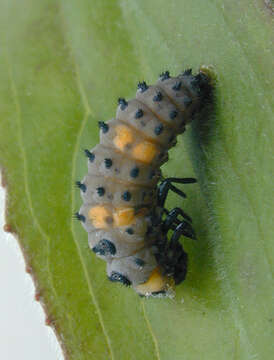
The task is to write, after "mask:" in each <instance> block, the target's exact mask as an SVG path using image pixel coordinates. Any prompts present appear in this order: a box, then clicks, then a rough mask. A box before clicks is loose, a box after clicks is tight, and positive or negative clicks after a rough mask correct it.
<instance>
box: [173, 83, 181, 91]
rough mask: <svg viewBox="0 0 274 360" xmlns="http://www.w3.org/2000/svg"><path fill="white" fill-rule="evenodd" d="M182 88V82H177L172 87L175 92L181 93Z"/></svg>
mask: <svg viewBox="0 0 274 360" xmlns="http://www.w3.org/2000/svg"><path fill="white" fill-rule="evenodd" d="M181 86H182V82H181V81H176V83H175V85H174V86H172V89H173V90H174V91H179V90H180V89H181Z"/></svg>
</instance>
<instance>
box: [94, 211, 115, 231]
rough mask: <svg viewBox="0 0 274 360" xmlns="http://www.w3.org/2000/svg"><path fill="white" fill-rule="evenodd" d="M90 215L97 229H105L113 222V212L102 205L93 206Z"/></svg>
mask: <svg viewBox="0 0 274 360" xmlns="http://www.w3.org/2000/svg"><path fill="white" fill-rule="evenodd" d="M88 217H89V219H90V220H91V221H92V223H93V226H94V227H95V228H97V229H105V228H107V227H109V226H110V225H111V224H112V223H113V217H112V212H111V211H110V210H109V209H106V208H105V207H104V206H101V205H100V206H94V207H92V208H91V209H90V210H89V212H88Z"/></svg>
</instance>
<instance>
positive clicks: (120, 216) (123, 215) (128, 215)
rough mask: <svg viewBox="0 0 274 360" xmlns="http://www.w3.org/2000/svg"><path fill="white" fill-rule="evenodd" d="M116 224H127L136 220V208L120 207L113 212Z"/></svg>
mask: <svg viewBox="0 0 274 360" xmlns="http://www.w3.org/2000/svg"><path fill="white" fill-rule="evenodd" d="M113 218H114V224H115V226H117V227H119V226H126V225H130V224H132V223H133V222H134V219H135V212H134V208H130V207H128V208H120V209H119V208H118V209H116V211H115V213H114V214H113Z"/></svg>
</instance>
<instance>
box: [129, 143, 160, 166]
mask: <svg viewBox="0 0 274 360" xmlns="http://www.w3.org/2000/svg"><path fill="white" fill-rule="evenodd" d="M156 153H157V147H156V146H155V145H154V144H153V143H151V142H149V141H144V142H141V143H139V144H138V145H136V146H135V147H134V149H133V150H132V155H133V157H134V159H136V160H140V161H142V162H144V163H146V164H150V163H151V162H152V160H153V158H154V157H155V155H156Z"/></svg>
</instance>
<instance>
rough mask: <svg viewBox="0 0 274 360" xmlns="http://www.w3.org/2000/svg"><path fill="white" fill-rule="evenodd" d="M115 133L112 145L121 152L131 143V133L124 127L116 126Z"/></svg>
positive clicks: (132, 137)
mask: <svg viewBox="0 0 274 360" xmlns="http://www.w3.org/2000/svg"><path fill="white" fill-rule="evenodd" d="M115 131H116V136H115V138H114V139H113V143H114V145H115V146H116V147H117V148H118V149H119V150H121V151H123V150H124V149H125V147H126V146H127V145H129V144H131V143H132V142H133V139H134V136H133V133H132V131H131V130H130V128H129V127H128V126H125V125H118V126H116V128H115Z"/></svg>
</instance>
